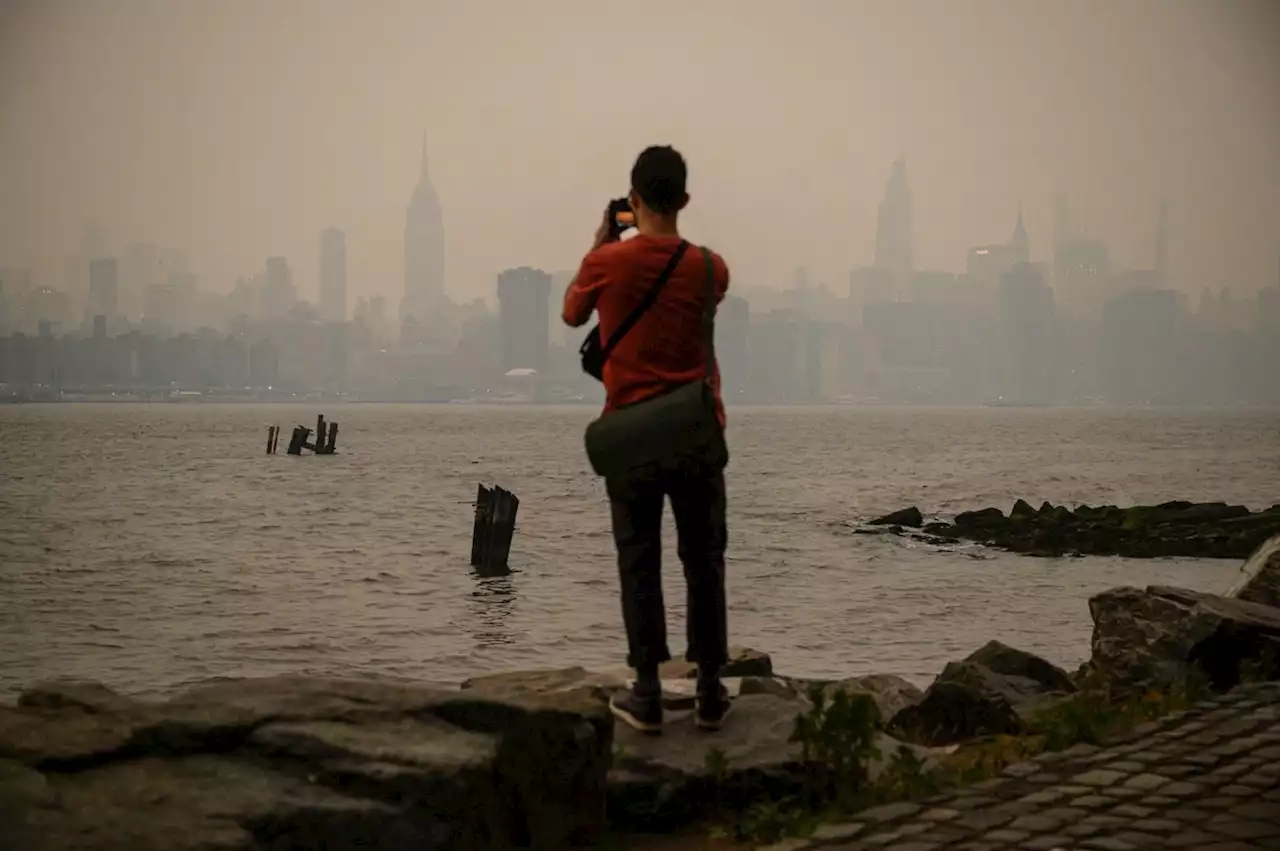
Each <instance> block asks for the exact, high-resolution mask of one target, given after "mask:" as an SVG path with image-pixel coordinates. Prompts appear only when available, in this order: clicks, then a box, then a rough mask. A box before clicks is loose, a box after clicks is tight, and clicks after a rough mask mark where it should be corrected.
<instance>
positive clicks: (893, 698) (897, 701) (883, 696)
mask: <svg viewBox="0 0 1280 851" xmlns="http://www.w3.org/2000/svg"><path fill="white" fill-rule="evenodd" d="M824 690H825V691H826V692H827V693H828V694H834V693H835V692H838V691H843V692H847V693H848V694H851V695H853V694H866V695H870V696H871V699H872V700H874V701H875V702H876V708H877V709H879V710H880V717H881V718H883V719H889V718H892V717H893V716H894V715H896V714H898V713H899V712H901V711H902V710H904V709H906V708H907V707H908V706H915V705H916V704H917V703H919V702H920V701H921V700H923V699H924V692H922V691H921V690H920V689H919V688H918V687H916V686H915V685H914V684H912V683H910V682H908V681H907V680H905V679H903V678H902V677H899V676H897V675H896V674H869V675H867V676H862V677H853V678H850V679H847V680H838V681H836V682H832V683H828V684H825V685H824Z"/></svg>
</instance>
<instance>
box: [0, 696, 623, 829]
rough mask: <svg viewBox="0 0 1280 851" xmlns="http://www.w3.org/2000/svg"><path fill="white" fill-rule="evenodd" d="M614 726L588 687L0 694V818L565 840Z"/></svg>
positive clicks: (110, 825) (577, 824)
mask: <svg viewBox="0 0 1280 851" xmlns="http://www.w3.org/2000/svg"><path fill="white" fill-rule="evenodd" d="M612 731H613V727H612V724H611V720H610V719H609V717H608V715H607V712H606V711H605V710H604V708H603V706H602V705H601V704H600V702H599V701H598V700H597V699H595V697H594V696H593V695H592V694H591V693H590V691H589V690H577V691H561V692H555V693H549V694H542V695H529V696H524V697H521V698H519V699H514V698H513V699H499V698H487V697H483V696H474V695H466V694H463V693H459V692H450V691H443V690H439V689H435V688H428V687H424V686H420V685H417V684H414V683H411V682H406V681H401V680H392V679H369V680H343V679H325V678H311V677H279V678H269V679H260V680H237V681H223V682H220V683H216V684H212V685H209V686H204V687H200V688H197V689H194V690H192V691H190V692H188V693H186V694H184V695H181V696H179V697H177V698H175V699H173V700H171V701H168V702H164V703H152V702H143V701H134V700H130V699H128V698H124V697H121V696H119V695H116V694H114V693H112V692H110V691H108V690H106V689H104V688H102V687H100V686H96V685H84V684H52V685H49V686H40V687H37V688H36V689H32V690H31V691H28V692H27V693H25V694H24V695H23V696H22V697H21V698H20V699H19V705H18V706H16V707H0V816H3V822H4V824H5V828H4V831H5V842H6V847H14V848H23V849H29V851H44V849H50V851H52V849H60V851H68V850H70V849H84V851H90V849H92V851H117V849H118V851H126V849H127V851H151V849H155V851H161V849H165V851H169V850H170V849H179V851H181V849H192V851H195V849H200V851H249V849H268V848H269V849H272V851H276V849H303V848H320V847H329V848H348V847H350V848H367V849H378V851H401V849H404V851H409V849H413V851H426V849H472V848H475V849H508V848H516V847H528V848H544V849H558V848H564V847H568V846H571V845H575V844H584V843H588V842H591V841H594V839H595V838H596V837H597V836H598V834H599V832H600V831H601V830H602V828H603V826H604V822H605V802H606V797H605V780H606V774H607V771H608V766H609V761H610V752H611V747H612ZM8 843H12V844H11V845H10V844H8Z"/></svg>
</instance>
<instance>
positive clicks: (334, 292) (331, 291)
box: [320, 228, 347, 322]
mask: <svg viewBox="0 0 1280 851" xmlns="http://www.w3.org/2000/svg"><path fill="white" fill-rule="evenodd" d="M320 315H321V317H323V318H324V320H325V321H326V322H346V321H347V235H346V234H345V233H343V232H342V231H341V230H339V229H338V228H326V229H325V230H323V231H321V232H320Z"/></svg>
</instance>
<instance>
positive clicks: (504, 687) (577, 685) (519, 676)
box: [462, 668, 627, 701]
mask: <svg viewBox="0 0 1280 851" xmlns="http://www.w3.org/2000/svg"><path fill="white" fill-rule="evenodd" d="M626 686H627V677H626V676H624V675H621V674H613V673H602V672H599V671H588V670H587V669H586V668H553V669H549V670H541V671H511V672H508V673H502V674H488V675H485V676H481V677H472V678H471V679H469V680H466V681H465V682H463V683H462V691H464V692H469V693H473V694H479V695H484V696H485V697H494V698H498V699H510V698H525V697H529V696H530V695H549V694H561V693H564V692H574V691H582V690H586V691H589V692H590V693H591V694H593V695H594V696H595V697H596V698H597V699H599V700H602V701H607V700H608V699H609V695H611V694H613V693H614V692H616V691H618V690H620V689H624V688H626Z"/></svg>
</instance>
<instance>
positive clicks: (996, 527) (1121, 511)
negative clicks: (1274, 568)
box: [864, 499, 1280, 559]
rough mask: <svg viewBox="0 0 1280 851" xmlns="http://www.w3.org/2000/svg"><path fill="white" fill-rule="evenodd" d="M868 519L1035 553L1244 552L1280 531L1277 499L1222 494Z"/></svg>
mask: <svg viewBox="0 0 1280 851" xmlns="http://www.w3.org/2000/svg"><path fill="white" fill-rule="evenodd" d="M869 527H870V528H869V529H866V530H864V531H875V530H888V531H895V532H898V533H904V532H905V530H908V529H912V530H915V529H920V530H922V534H923V535H924V536H926V537H927V538H929V539H931V540H934V541H937V542H943V543H945V542H955V541H957V540H969V541H976V542H978V543H981V544H985V545H987V546H990V547H996V548H998V549H1002V550H1009V551H1011V552H1016V553H1025V554H1027V555H1034V556H1064V555H1118V556H1124V557H1126V558H1161V557H1185V558H1230V559H1243V558H1245V557H1247V556H1248V555H1249V554H1250V553H1252V552H1253V551H1254V550H1256V549H1257V548H1258V547H1259V546H1261V545H1262V543H1263V542H1264V541H1266V540H1267V539H1268V538H1271V537H1273V536H1275V535H1277V534H1280V505H1273V506H1271V507H1270V508H1267V509H1264V510H1261V511H1250V510H1249V509H1248V508H1246V507H1245V506H1243V505H1228V504H1226V503H1224V502H1200V503H1193V502H1166V503H1162V504H1160V505H1135V506H1132V507H1130V508H1117V507H1116V506H1114V505H1103V506H1097V507H1094V506H1088V505H1081V506H1077V507H1076V508H1074V509H1071V508H1067V507H1066V506H1063V505H1051V504H1050V503H1048V502H1045V503H1043V504H1041V506H1040V507H1039V508H1034V507H1033V506H1032V505H1031V504H1030V503H1028V502H1025V501H1024V500H1021V499H1020V500H1018V501H1017V502H1015V503H1014V505H1013V508H1012V509H1011V510H1010V511H1009V513H1008V514H1007V515H1006V514H1005V513H1004V512H1003V511H1001V510H1000V509H999V508H983V509H980V510H978V511H966V512H963V513H961V514H958V515H956V517H955V519H954V520H953V521H952V522H950V523H946V522H925V518H924V516H923V515H922V514H921V512H920V510H919V509H918V508H915V507H914V506H913V507H910V508H904V509H902V510H900V511H895V512H893V513H892V514H887V515H885V516H884V517H880V518H878V519H876V520H873V521H871V523H870V524H869Z"/></svg>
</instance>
